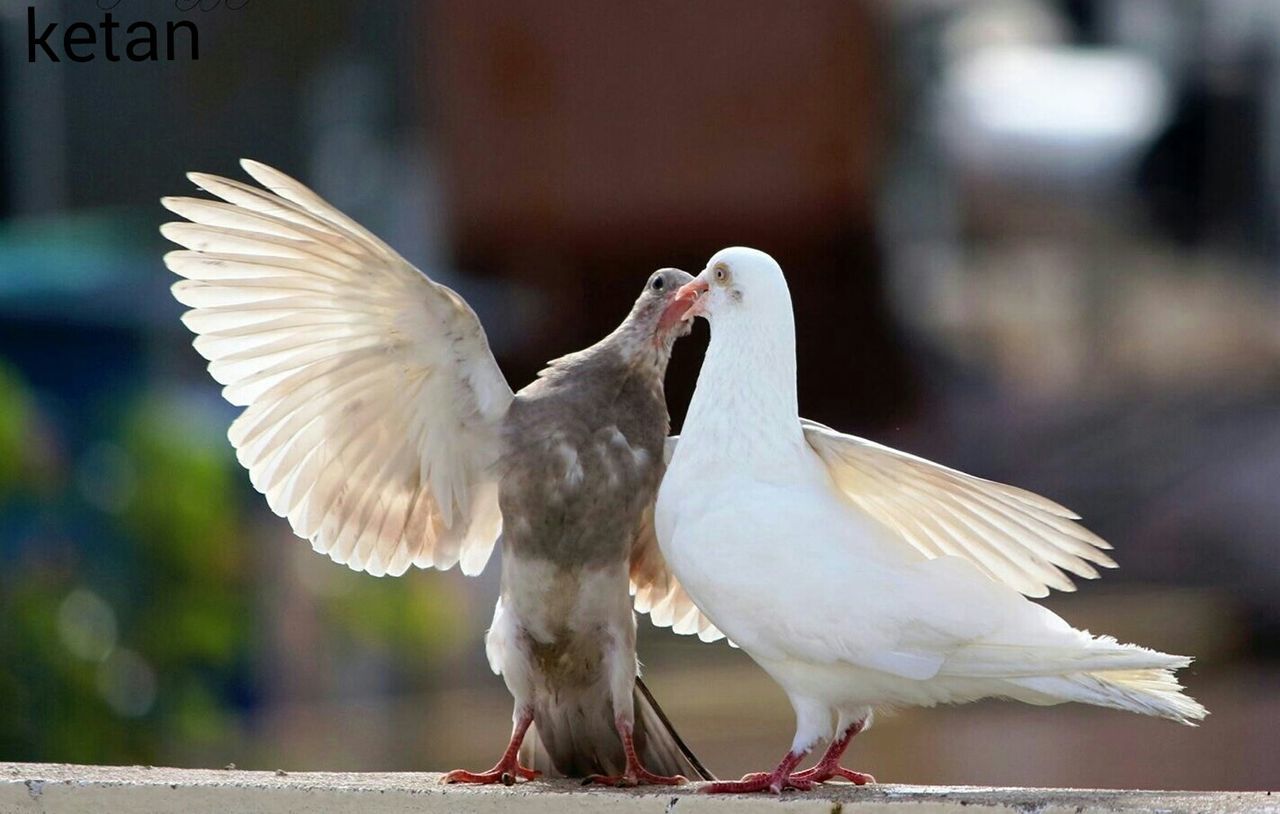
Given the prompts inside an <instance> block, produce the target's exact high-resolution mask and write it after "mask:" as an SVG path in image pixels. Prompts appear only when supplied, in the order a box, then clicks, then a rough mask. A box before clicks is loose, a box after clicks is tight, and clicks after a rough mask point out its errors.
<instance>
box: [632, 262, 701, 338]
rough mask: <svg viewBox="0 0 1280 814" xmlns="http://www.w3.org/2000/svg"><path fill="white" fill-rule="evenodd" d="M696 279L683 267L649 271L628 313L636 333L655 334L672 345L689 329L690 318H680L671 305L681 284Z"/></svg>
mask: <svg viewBox="0 0 1280 814" xmlns="http://www.w3.org/2000/svg"><path fill="white" fill-rule="evenodd" d="M692 279H693V275H692V274H690V273H688V272H687V271H681V270H680V269H658V270H657V271H655V272H654V273H653V274H651V275H649V279H648V280H647V281H646V282H645V284H644V291H642V292H640V297H639V299H637V300H636V304H635V305H634V306H632V307H631V314H630V316H628V317H627V321H628V322H630V323H631V324H632V326H633V328H634V329H635V331H636V333H641V334H644V335H646V336H652V337H653V340H654V342H655V343H656V344H658V345H660V346H661V345H667V346H669V345H670V343H671V342H673V341H674V340H675V339H677V338H678V337H681V336H686V335H687V334H688V333H689V330H690V325H689V323H690V321H689V320H685V319H681V317H682V316H683V314H676V313H674V312H673V310H672V309H671V308H670V306H671V304H672V302H674V301H675V298H676V292H677V291H679V290H680V287H681V286H683V285H685V284H686V283H688V282H689V281H690V280H692Z"/></svg>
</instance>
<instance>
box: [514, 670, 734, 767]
mask: <svg viewBox="0 0 1280 814" xmlns="http://www.w3.org/2000/svg"><path fill="white" fill-rule="evenodd" d="M601 689H603V688H601ZM634 703H635V716H636V724H635V732H634V733H633V735H634V738H635V744H636V751H637V752H638V753H639V755H640V760H641V762H642V763H643V764H644V767H645V768H646V769H648V770H649V771H651V772H654V773H656V774H664V775H672V774H680V775H684V776H685V777H687V778H689V779H690V780H714V779H715V777H714V776H713V775H712V774H711V772H709V771H707V770H706V768H705V767H704V766H703V765H702V762H701V761H699V760H698V758H697V757H695V756H694V754H693V752H692V751H690V749H689V747H688V746H686V745H685V743H684V741H683V740H681V739H680V736H679V735H678V734H676V730H675V727H673V726H672V725H671V721H670V720H668V719H667V716H666V714H665V713H664V712H663V711H662V708H661V707H659V706H658V702H657V701H655V700H654V698H653V695H652V693H650V692H649V688H648V687H646V686H645V685H644V682H642V681H641V680H640V679H639V678H636V688H635V693H634ZM534 719H535V721H536V723H535V724H534V725H533V727H532V728H531V729H530V730H529V732H528V734H526V735H525V739H524V744H523V745H522V746H521V749H520V762H521V764H523V765H525V766H528V767H530V768H533V769H537V770H538V771H540V772H542V773H543V776H544V777H586V776H587V775H590V774H607V775H614V774H621V772H622V770H623V769H624V768H625V767H626V761H625V759H624V758H623V754H622V741H621V739H620V738H619V737H618V732H617V729H616V728H615V727H614V724H613V712H612V704H610V703H609V701H608V697H607V693H604V692H599V693H592V692H587V693H583V694H582V695H579V696H576V697H573V696H571V694H569V693H564V692H561V693H559V694H558V695H557V697H556V701H555V703H554V704H547V705H545V706H539V707H538V708H537V709H536V710H535V712H534Z"/></svg>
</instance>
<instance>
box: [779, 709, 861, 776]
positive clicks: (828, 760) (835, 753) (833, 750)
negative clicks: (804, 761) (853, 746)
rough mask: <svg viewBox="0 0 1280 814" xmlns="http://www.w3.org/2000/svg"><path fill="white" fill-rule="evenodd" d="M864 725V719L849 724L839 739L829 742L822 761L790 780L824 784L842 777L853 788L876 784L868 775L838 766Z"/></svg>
mask: <svg viewBox="0 0 1280 814" xmlns="http://www.w3.org/2000/svg"><path fill="white" fill-rule="evenodd" d="M865 725H866V720H865V719H864V720H861V721H858V722H856V723H853V724H850V725H849V726H848V727H846V728H845V730H844V732H842V733H841V734H840V737H838V738H836V739H835V740H833V741H831V744H830V745H829V746H828V747H827V751H826V752H824V753H823V755H822V760H819V761H818V762H817V763H816V764H815V765H814V767H813V768H811V769H805V770H804V771H803V772H796V773H795V774H793V775H791V779H792V780H808V781H809V782H811V783H825V782H826V781H828V780H830V779H831V778H833V777H842V778H844V779H845V780H848V781H849V782H851V783H853V784H854V785H855V786H865V785H867V784H868V783H874V782H876V779H875V778H874V777H872V776H871V775H869V774H864V773H863V772H855V771H854V770H853V769H846V768H844V767H843V766H841V765H840V756H841V755H843V754H844V750H845V749H847V748H848V747H849V742H850V741H852V740H853V739H854V737H855V736H856V735H857V734H858V733H859V732H861V731H862V729H863V727H864V726H865Z"/></svg>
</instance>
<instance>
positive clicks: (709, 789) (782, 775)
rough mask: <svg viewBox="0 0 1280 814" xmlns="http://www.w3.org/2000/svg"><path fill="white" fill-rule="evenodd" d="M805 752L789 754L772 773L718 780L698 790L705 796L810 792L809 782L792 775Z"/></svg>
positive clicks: (811, 785) (753, 773)
mask: <svg viewBox="0 0 1280 814" xmlns="http://www.w3.org/2000/svg"><path fill="white" fill-rule="evenodd" d="M804 756H805V752H801V753H798V754H797V753H796V752H787V756H786V757H784V758H783V759H782V762H781V763H779V764H778V767H777V768H776V769H774V770H773V771H772V772H752V773H751V774H746V775H743V776H742V779H741V780H718V781H716V782H714V783H708V784H707V785H705V786H703V787H701V788H700V789H698V791H700V792H702V793H703V794H742V793H745V792H752V791H769V792H772V793H774V794H781V793H782V790H783V789H796V790H797V791H808V790H809V789H811V788H813V783H812V782H811V781H809V780H806V779H803V778H798V777H796V776H795V775H793V774H792V772H793V771H795V768H796V766H798V765H800V761H801V760H803V759H804Z"/></svg>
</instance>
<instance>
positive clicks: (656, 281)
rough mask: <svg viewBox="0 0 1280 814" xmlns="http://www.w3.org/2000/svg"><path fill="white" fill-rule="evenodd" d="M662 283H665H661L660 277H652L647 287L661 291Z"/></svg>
mask: <svg viewBox="0 0 1280 814" xmlns="http://www.w3.org/2000/svg"><path fill="white" fill-rule="evenodd" d="M664 285H665V283H663V281H662V278H661V277H654V278H653V282H652V283H649V287H650V288H652V289H653V290H654V291H661V290H662V288H663V286H664Z"/></svg>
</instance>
